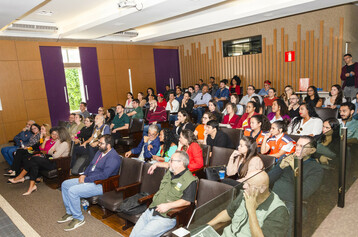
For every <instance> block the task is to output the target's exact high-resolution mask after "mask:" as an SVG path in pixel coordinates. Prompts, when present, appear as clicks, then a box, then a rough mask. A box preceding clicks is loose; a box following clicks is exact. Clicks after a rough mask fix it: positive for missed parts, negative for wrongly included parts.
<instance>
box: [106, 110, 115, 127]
mask: <svg viewBox="0 0 358 237" xmlns="http://www.w3.org/2000/svg"><path fill="white" fill-rule="evenodd" d="M114 116H116V113H115V112H114V110H113V109H108V110H107V114H105V116H104V118H105V124H107V125H108V126H111V124H112V120H113V119H114Z"/></svg>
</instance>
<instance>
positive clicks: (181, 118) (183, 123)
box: [173, 110, 195, 137]
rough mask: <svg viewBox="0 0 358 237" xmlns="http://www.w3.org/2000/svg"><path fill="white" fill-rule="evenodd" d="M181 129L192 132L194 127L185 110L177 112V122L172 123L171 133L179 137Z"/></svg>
mask: <svg viewBox="0 0 358 237" xmlns="http://www.w3.org/2000/svg"><path fill="white" fill-rule="evenodd" d="M183 129H189V130H191V131H193V132H194V129H195V127H194V125H193V124H192V123H191V121H190V115H189V114H188V113H187V112H186V111H185V110H180V111H179V112H178V120H177V121H175V123H174V128H173V132H174V133H175V134H176V135H177V136H178V137H179V136H180V133H181V131H182V130H183Z"/></svg>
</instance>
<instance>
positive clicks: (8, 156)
mask: <svg viewBox="0 0 358 237" xmlns="http://www.w3.org/2000/svg"><path fill="white" fill-rule="evenodd" d="M18 148H19V147H18V146H7V147H3V148H2V149H1V154H2V155H3V156H4V158H5V160H6V162H7V163H8V164H9V165H10V166H11V165H12V163H13V161H14V155H13V153H14V152H15V151H16V150H17V149H18Z"/></svg>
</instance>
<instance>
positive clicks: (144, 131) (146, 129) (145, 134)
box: [143, 123, 162, 136]
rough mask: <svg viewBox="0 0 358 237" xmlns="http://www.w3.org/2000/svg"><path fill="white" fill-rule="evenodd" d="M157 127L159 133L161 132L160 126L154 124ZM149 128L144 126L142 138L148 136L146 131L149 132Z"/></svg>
mask: <svg viewBox="0 0 358 237" xmlns="http://www.w3.org/2000/svg"><path fill="white" fill-rule="evenodd" d="M156 125H157V127H158V128H159V131H160V130H161V128H162V126H161V125H160V123H157V124H156ZM149 126H150V125H145V126H144V128H143V136H148V130H149Z"/></svg>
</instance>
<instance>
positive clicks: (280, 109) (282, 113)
mask: <svg viewBox="0 0 358 237" xmlns="http://www.w3.org/2000/svg"><path fill="white" fill-rule="evenodd" d="M267 118H268V119H269V120H270V122H271V123H273V122H275V121H282V120H287V122H289V121H290V120H291V118H290V115H289V112H288V108H287V105H286V104H285V102H284V101H283V100H281V99H276V100H275V101H274V102H273V103H272V112H271V113H269V114H268V115H267Z"/></svg>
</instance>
